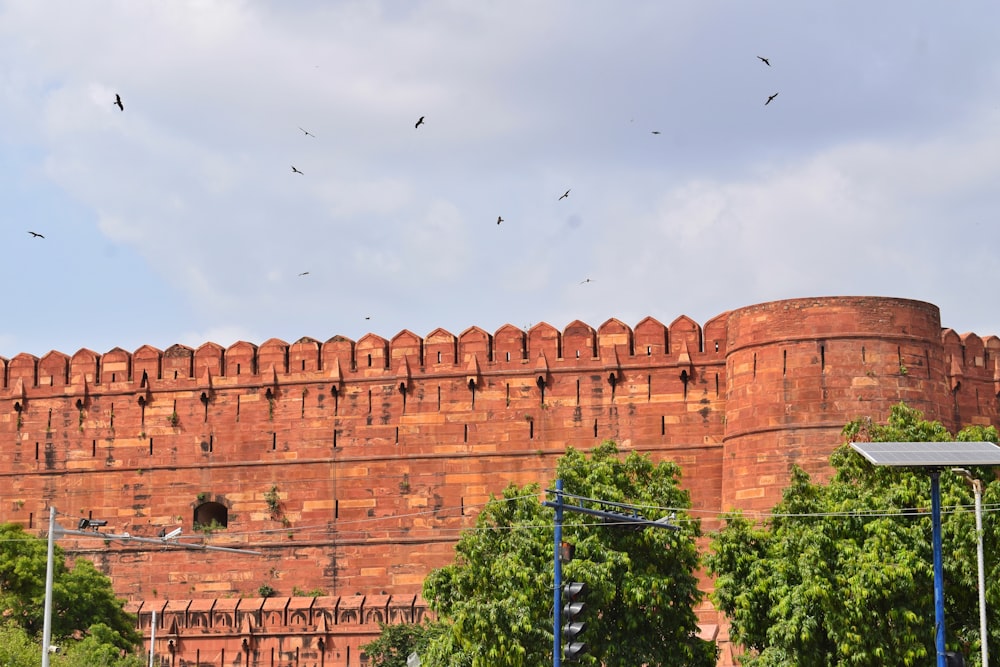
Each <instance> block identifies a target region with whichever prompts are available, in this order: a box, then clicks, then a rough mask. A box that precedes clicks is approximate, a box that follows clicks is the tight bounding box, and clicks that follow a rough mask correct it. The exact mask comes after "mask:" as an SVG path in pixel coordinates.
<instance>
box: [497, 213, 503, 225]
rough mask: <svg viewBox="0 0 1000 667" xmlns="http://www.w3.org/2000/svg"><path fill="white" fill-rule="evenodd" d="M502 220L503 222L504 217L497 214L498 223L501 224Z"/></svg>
mask: <svg viewBox="0 0 1000 667" xmlns="http://www.w3.org/2000/svg"><path fill="white" fill-rule="evenodd" d="M501 222H503V218H501V217H500V216H499V215H498V216H497V224H498V225H499V224H500V223H501Z"/></svg>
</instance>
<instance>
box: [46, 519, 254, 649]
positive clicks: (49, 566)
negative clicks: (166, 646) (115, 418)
mask: <svg viewBox="0 0 1000 667" xmlns="http://www.w3.org/2000/svg"><path fill="white" fill-rule="evenodd" d="M105 524H107V521H103V520H101V521H97V520H90V521H88V520H84V519H81V521H80V526H81V528H82V527H84V526H93V527H94V529H93V531H84V530H67V529H65V528H63V527H62V526H60V525H59V524H58V523H56V508H55V506H52V505H50V506H49V545H48V556H47V557H46V562H45V609H44V612H43V616H44V618H43V622H42V667H49V654H50V652H51V650H52V646H51V642H52V579H53V570H54V569H55V562H54V561H55V559H54V553H55V539H56V538H57V537H59V536H61V535H76V536H79V537H100V538H101V539H104V540H117V541H119V542H144V543H147V544H159V545H161V546H164V547H170V548H175V549H190V550H198V551H226V552H229V553H235V554H249V555H251V556H259V555H261V554H260V552H259V551H251V550H250V549H233V548H230V547H216V546H210V545H208V544H192V543H190V542H179V541H177V538H178V537H180V534H181V531H180V530H179V529H178V530H175V531H172V532H171V533H169V534H168V535H166V536H164V537H160V538H155V539H154V538H151V537H136V536H134V535H129V534H128V533H122V534H120V535H119V534H116V533H102V532H100V531H98V530H97V528H98V527H100V526H103V525H105ZM153 624H154V626H155V624H156V617H155V616H154V617H153ZM155 632H156V631H155V629H154V630H153V637H154V638H155ZM152 650H153V649H152V642H150V651H151V652H152ZM150 664H152V658H150Z"/></svg>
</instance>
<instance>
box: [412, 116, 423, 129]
mask: <svg viewBox="0 0 1000 667" xmlns="http://www.w3.org/2000/svg"><path fill="white" fill-rule="evenodd" d="M423 124H424V117H423V116H421V117H420V118H419V119H418V120H417V124H416V125H414V126H413V127H415V128H416V127H420V126H421V125H423Z"/></svg>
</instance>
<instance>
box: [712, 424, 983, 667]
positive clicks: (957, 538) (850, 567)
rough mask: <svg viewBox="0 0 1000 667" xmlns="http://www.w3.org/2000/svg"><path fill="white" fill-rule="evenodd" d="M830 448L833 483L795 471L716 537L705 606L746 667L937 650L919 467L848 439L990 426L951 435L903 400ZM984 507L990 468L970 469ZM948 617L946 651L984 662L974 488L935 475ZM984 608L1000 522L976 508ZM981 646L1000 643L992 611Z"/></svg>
mask: <svg viewBox="0 0 1000 667" xmlns="http://www.w3.org/2000/svg"><path fill="white" fill-rule="evenodd" d="M843 435H844V437H845V444H843V445H842V446H841V447H839V448H838V449H837V450H836V451H835V452H834V453H833V455H832V456H831V459H830V462H831V464H832V466H833V469H834V473H833V476H832V478H831V479H830V481H829V483H826V484H817V483H814V482H812V481H811V480H810V478H809V475H807V474H806V473H805V472H803V471H802V470H801V469H799V468H794V469H793V472H792V476H791V482H790V484H789V486H788V487H787V488H786V489H785V491H784V493H783V497H782V500H781V502H780V503H778V505H776V506H775V507H774V509H773V511H772V513H771V514H770V517H769V518H768V519H767V520H766V521H764V522H763V523H755V522H753V521H750V520H748V519H747V518H745V517H742V516H740V515H739V514H733V515H730V516H728V517H727V522H726V525H725V527H724V528H723V529H721V530H720V531H719V532H718V533H717V534H716V535H715V536H714V539H713V542H712V553H711V554H710V555H709V556H708V557H707V564H708V567H709V571H710V572H711V573H712V574H714V575H715V577H716V581H715V592H714V594H713V601H714V602H715V604H716V606H717V607H718V608H720V609H721V610H723V611H724V612H725V613H726V615H727V616H728V617H729V620H730V622H731V628H730V636H731V638H732V640H733V641H734V642H735V643H737V644H740V645H742V647H743V649H744V650H745V651H746V653H745V655H744V656H743V657H742V658H741V664H743V665H747V666H749V667H774V666H779V665H780V666H789V667H790V666H792V665H798V666H802V667H812V666H816V667H830V666H838V667H839V666H847V665H852V666H866V665H873V666H874V665H923V664H929V663H930V662H931V661H932V660H933V656H934V655H935V648H934V601H933V596H934V590H933V560H932V558H933V556H932V542H931V515H930V506H931V500H930V481H929V476H928V475H927V473H926V472H920V471H913V470H905V469H896V468H888V467H876V466H872V465H871V464H869V463H868V462H867V461H866V460H865V459H864V458H863V457H862V456H860V455H859V454H857V453H856V452H855V451H854V450H853V449H852V448H850V447H849V446H848V444H847V442H851V441H854V442H859V441H873V442H944V441H951V440H955V439H957V440H962V441H990V442H994V443H995V442H997V431H996V429H994V428H992V427H982V426H974V427H969V428H966V429H963V430H962V431H961V432H960V433H959V434H958V435H957V436H955V437H953V436H952V435H951V434H950V433H949V432H948V431H947V429H945V428H944V427H943V426H942V425H941V424H940V423H939V422H932V421H926V420H924V419H923V415H922V414H921V413H920V412H919V411H917V410H914V409H912V408H908V407H907V406H905V405H903V404H899V405H896V406H894V407H893V408H892V410H891V412H890V415H889V419H888V423H886V424H884V425H879V424H875V423H873V422H872V421H871V420H869V419H859V420H856V421H853V422H851V423H849V424H847V426H846V427H845V428H844V431H843ZM972 472H973V474H974V475H976V476H977V477H978V478H979V479H982V480H984V482H986V481H988V482H989V483H988V484H985V485H984V492H983V502H984V505H985V506H989V505H990V504H993V503H997V502H998V501H1000V482H998V481H996V479H995V476H994V474H993V473H992V471H990V470H989V469H983V470H973V471H972ZM940 486H941V500H942V507H943V511H942V539H943V553H944V574H945V614H946V630H947V644H948V646H949V649H950V650H958V651H961V652H962V653H965V654H966V655H967V656H968V657H967V660H969V663H970V664H978V662H977V661H978V647H979V607H978V593H977V590H978V589H977V586H978V583H977V567H976V529H975V518H974V512H973V509H972V505H973V495H972V491H971V489H970V488H969V485H968V484H966V483H965V481H964V480H963V479H962V478H961V477H959V476H958V475H956V474H954V473H952V472H951V471H943V472H941V475H940ZM983 532H984V542H985V545H986V554H987V563H986V567H987V577H986V578H987V581H988V582H992V583H989V587H988V590H987V607H988V609H990V610H996V609H998V606H997V605H998V604H1000V579H998V578H997V575H1000V571H998V570H1000V562H998V560H997V557H996V545H997V544H998V538H1000V522H998V521H997V520H996V518H995V515H994V514H992V513H989V512H987V513H986V514H985V516H984V530H983ZM990 619H991V623H990V627H991V628H993V629H992V630H991V631H990V636H989V648H990V651H991V652H993V653H994V654H996V650H997V648H1000V642H998V639H1000V634H998V633H1000V623H998V621H1000V615H998V614H997V613H996V612H995V611H991V612H990Z"/></svg>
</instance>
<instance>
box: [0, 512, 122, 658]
mask: <svg viewBox="0 0 1000 667" xmlns="http://www.w3.org/2000/svg"><path fill="white" fill-rule="evenodd" d="M46 564H47V544H46V542H45V540H42V539H39V538H37V537H34V536H32V535H29V534H28V533H26V532H25V531H24V529H23V528H21V526H19V525H17V524H12V523H8V524H2V525H0V614H2V616H3V617H4V618H5V619H7V620H8V621H9V622H10V623H13V624H15V625H16V626H18V627H19V628H21V629H23V630H24V631H25V632H26V633H27V635H28V636H30V637H38V636H40V635H41V632H42V625H43V615H44V609H45V570H46ZM95 623H101V624H103V625H104V626H106V627H107V628H108V629H109V631H110V632H109V633H107V634H104V635H102V636H104V637H106V638H109V639H110V641H112V642H113V644H114V646H115V647H116V648H117V649H121V650H125V651H131V650H132V649H133V648H134V647H135V645H136V644H138V643H139V640H140V635H139V633H138V631H137V630H136V629H135V618H134V617H132V616H131V615H129V614H128V613H126V612H125V609H124V603H123V601H121V600H119V599H118V598H117V597H115V594H114V591H113V589H112V588H111V580H110V579H109V578H108V577H107V576H105V575H104V574H102V573H101V572H100V571H98V570H97V568H95V567H94V565H93V563H91V562H90V561H88V560H87V559H85V558H78V559H76V560H75V561H74V562H73V565H72V567H68V566H67V564H66V560H65V557H64V554H63V551H62V549H60V548H59V547H58V546H56V548H55V558H54V560H53V583H52V637H53V643H57V641H61V642H62V643H63V644H67V643H69V642H71V639H70V638H72V637H73V636H74V635H75V636H82V635H84V634H86V633H87V631H88V629H89V628H90V627H91V625H93V624H95ZM67 640H69V642H68V641H67Z"/></svg>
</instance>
